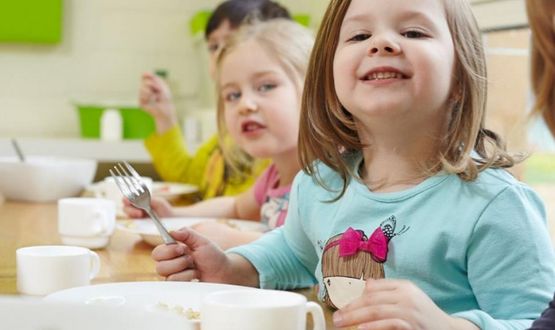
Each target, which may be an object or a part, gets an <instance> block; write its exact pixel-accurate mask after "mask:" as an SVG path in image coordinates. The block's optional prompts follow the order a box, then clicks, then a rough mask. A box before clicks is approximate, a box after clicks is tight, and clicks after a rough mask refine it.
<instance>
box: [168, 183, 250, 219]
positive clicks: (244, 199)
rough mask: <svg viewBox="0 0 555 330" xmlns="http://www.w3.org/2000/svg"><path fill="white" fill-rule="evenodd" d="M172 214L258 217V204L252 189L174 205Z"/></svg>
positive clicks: (242, 217)
mask: <svg viewBox="0 0 555 330" xmlns="http://www.w3.org/2000/svg"><path fill="white" fill-rule="evenodd" d="M173 214H174V216H188V217H191V216H194V217H214V218H228V219H251V220H258V219H259V218H260V205H259V204H258V202H257V201H256V200H255V198H254V191H253V189H252V188H251V189H249V190H247V191H245V192H244V193H242V194H240V195H238V196H235V197H227V196H226V197H217V198H212V199H209V200H205V201H202V202H200V203H196V204H194V205H191V206H185V207H174V208H173Z"/></svg>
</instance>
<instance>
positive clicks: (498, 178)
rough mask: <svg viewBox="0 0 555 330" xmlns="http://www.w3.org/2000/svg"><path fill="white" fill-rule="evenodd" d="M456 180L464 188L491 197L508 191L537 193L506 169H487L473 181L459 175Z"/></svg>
mask: <svg viewBox="0 0 555 330" xmlns="http://www.w3.org/2000/svg"><path fill="white" fill-rule="evenodd" d="M455 182H457V183H456V184H458V185H460V187H461V188H462V189H464V190H467V191H469V192H473V193H476V194H480V195H483V196H484V197H485V196H489V197H490V198H493V197H494V196H496V195H498V194H502V193H508V192H514V193H519V192H520V193H523V194H532V195H534V194H535V193H534V191H533V190H532V188H530V187H529V186H528V185H527V184H525V183H523V182H521V181H519V180H518V179H516V178H515V177H514V176H513V175H512V174H511V173H509V172H508V171H506V170H504V169H486V170H484V171H482V172H480V173H479V174H478V177H477V178H476V179H475V180H473V181H463V180H462V179H460V178H458V177H457V180H455Z"/></svg>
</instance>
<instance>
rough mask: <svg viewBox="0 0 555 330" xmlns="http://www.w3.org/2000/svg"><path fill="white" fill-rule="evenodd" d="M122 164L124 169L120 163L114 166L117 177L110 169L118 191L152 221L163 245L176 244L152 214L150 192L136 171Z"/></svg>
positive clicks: (125, 163) (127, 164)
mask: <svg viewBox="0 0 555 330" xmlns="http://www.w3.org/2000/svg"><path fill="white" fill-rule="evenodd" d="M123 164H124V165H125V167H124V166H122V165H121V163H117V164H116V165H115V166H114V170H115V172H116V173H117V175H116V174H115V173H114V171H112V170H111V169H110V174H111V175H112V177H113V178H114V181H115V182H116V184H117V185H118V188H119V190H121V192H122V194H123V195H124V196H125V197H126V198H127V199H129V202H131V205H133V206H134V207H136V208H139V209H142V210H144V211H145V212H146V213H147V214H148V216H149V217H150V218H151V219H152V220H153V221H154V225H156V228H157V229H158V232H159V233H160V235H162V239H163V240H164V243H166V244H176V241H175V240H174V239H173V237H171V236H170V234H169V233H168V230H167V229H166V227H164V225H162V222H160V219H159V218H158V216H157V215H156V212H154V210H153V209H152V208H151V206H150V191H149V190H148V187H147V185H146V184H145V183H144V181H143V180H142V179H141V176H140V175H139V173H137V171H135V169H134V168H133V167H131V165H129V163H127V162H126V161H124V162H123Z"/></svg>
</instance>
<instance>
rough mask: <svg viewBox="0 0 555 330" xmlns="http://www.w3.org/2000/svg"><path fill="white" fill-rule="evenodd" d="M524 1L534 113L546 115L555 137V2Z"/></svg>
mask: <svg viewBox="0 0 555 330" xmlns="http://www.w3.org/2000/svg"><path fill="white" fill-rule="evenodd" d="M525 2H526V12H527V13H528V21H529V22H530V29H531V30H532V45H531V54H530V56H531V66H532V68H531V75H532V76H531V81H532V90H533V92H534V95H535V96H536V100H535V103H534V108H533V110H532V113H534V114H540V115H542V116H543V119H544V120H545V123H546V124H547V127H549V130H550V131H551V134H552V135H553V137H555V24H554V22H553V16H554V15H555V1H553V0H526V1H525Z"/></svg>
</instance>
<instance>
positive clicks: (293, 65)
mask: <svg viewBox="0 0 555 330" xmlns="http://www.w3.org/2000/svg"><path fill="white" fill-rule="evenodd" d="M313 42H314V38H313V37H312V35H311V33H310V32H309V31H308V30H307V29H305V28H304V27H302V26H300V25H299V24H297V23H294V22H293V21H291V20H281V19H273V20H270V21H266V22H258V23H253V22H250V23H249V24H247V25H245V26H243V27H242V28H241V29H240V30H239V31H238V32H237V33H236V34H234V35H232V36H231V38H230V39H229V41H228V42H227V43H226V46H225V47H224V48H223V50H222V51H221V53H220V54H219V57H218V62H217V77H216V80H217V89H218V114H217V116H218V128H219V131H218V134H219V136H220V141H221V142H220V146H221V147H222V150H223V155H224V157H225V158H226V162H227V163H228V164H231V165H232V166H234V167H235V168H237V169H238V170H240V169H241V166H244V164H246V163H249V161H251V160H252V159H270V160H271V161H272V164H271V165H270V166H269V167H268V168H267V169H266V170H265V171H264V172H263V173H262V174H261V176H260V177H259V178H258V179H257V181H256V182H255V183H254V185H253V187H252V188H251V189H249V190H247V191H246V192H243V193H241V194H239V195H237V196H233V197H231V196H226V197H218V198H213V199H209V200H205V201H203V202H200V203H197V204H194V205H192V206H187V207H171V206H170V205H169V204H168V203H167V202H165V201H164V200H163V199H154V200H153V201H152V206H153V208H154V209H155V211H156V212H157V213H158V215H160V216H162V217H177V216H195V217H212V218H232V219H248V220H257V221H261V222H262V223H263V224H265V225H267V227H268V228H269V229H274V228H276V227H279V226H281V225H283V223H284V220H285V216H286V214H287V209H288V203H289V191H290V189H291V183H292V181H293V178H294V177H295V175H296V174H297V172H299V170H300V165H299V161H298V158H297V136H298V131H299V113H300V102H301V95H302V87H303V81H304V75H305V73H306V69H307V65H308V59H309V55H310V51H311V49H312V45H313ZM126 212H127V214H128V215H129V216H132V217H143V216H144V213H143V211H141V210H139V209H136V208H134V207H132V206H131V205H130V204H129V203H128V202H127V203H126ZM193 228H194V229H195V230H196V231H197V232H199V233H201V234H204V235H205V236H206V237H208V238H210V239H212V240H213V241H214V242H215V243H217V244H218V245H219V246H220V247H221V248H223V249H226V248H229V247H233V246H236V245H240V244H245V243H248V242H250V241H253V240H255V239H257V238H258V237H260V236H261V235H262V233H259V232H252V231H241V230H240V229H236V228H232V227H230V226H229V225H227V224H225V223H220V222H218V221H209V220H206V221H204V222H201V223H200V224H197V225H195V226H194V227H193Z"/></svg>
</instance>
